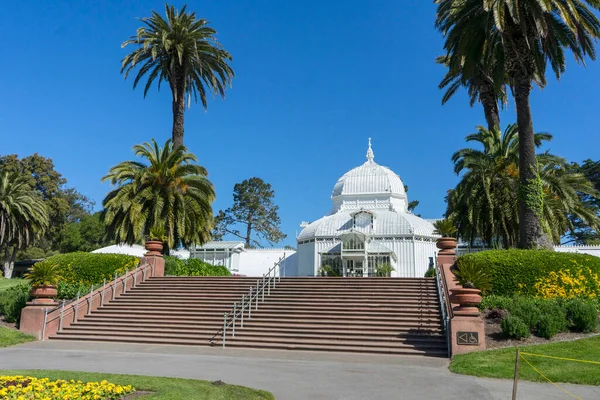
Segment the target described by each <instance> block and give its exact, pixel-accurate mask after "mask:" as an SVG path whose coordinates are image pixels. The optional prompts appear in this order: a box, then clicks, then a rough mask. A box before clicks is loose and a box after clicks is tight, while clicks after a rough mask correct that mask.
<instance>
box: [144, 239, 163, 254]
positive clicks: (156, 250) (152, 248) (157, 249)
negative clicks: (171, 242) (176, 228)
mask: <svg viewBox="0 0 600 400" xmlns="http://www.w3.org/2000/svg"><path fill="white" fill-rule="evenodd" d="M145 248H146V250H147V251H148V252H147V253H146V254H145V255H146V256H159V257H162V249H163V242H161V241H160V240H146V243H145Z"/></svg>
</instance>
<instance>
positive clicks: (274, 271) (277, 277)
mask: <svg viewBox="0 0 600 400" xmlns="http://www.w3.org/2000/svg"><path fill="white" fill-rule="evenodd" d="M282 263H283V265H284V266H285V253H283V256H282V257H279V259H278V260H277V261H276V262H275V264H274V265H273V266H272V267H271V268H270V269H269V271H267V272H266V273H264V274H263V275H262V283H261V279H257V280H256V288H255V287H254V285H252V286H250V289H249V294H248V295H247V296H246V295H245V294H244V295H242V298H241V300H240V301H239V302H237V301H236V302H235V303H233V306H232V307H231V311H230V312H226V313H225V314H224V315H223V326H222V327H221V328H220V329H219V330H218V331H217V332H216V333H215V334H214V335H213V336H212V337H211V338H210V339H209V342H210V344H211V345H214V344H215V342H216V340H218V336H219V335H220V336H221V342H222V347H225V342H226V340H227V329H228V328H229V327H231V336H232V337H235V327H236V320H238V319H239V320H240V327H241V328H243V327H244V314H245V312H246V308H248V319H252V307H253V304H254V309H255V310H258V301H259V299H260V300H261V303H262V302H264V301H265V292H266V293H267V296H270V295H271V286H273V289H275V286H276V285H277V282H280V281H281V265H282Z"/></svg>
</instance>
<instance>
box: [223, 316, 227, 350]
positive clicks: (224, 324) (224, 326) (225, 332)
mask: <svg viewBox="0 0 600 400" xmlns="http://www.w3.org/2000/svg"><path fill="white" fill-rule="evenodd" d="M226 337H227V313H225V315H224V316H223V347H225V338H226Z"/></svg>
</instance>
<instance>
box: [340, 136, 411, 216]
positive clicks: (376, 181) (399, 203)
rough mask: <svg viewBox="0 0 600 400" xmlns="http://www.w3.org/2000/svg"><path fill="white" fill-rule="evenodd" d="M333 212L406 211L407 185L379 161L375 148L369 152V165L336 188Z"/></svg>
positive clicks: (353, 170)
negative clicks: (362, 210) (376, 160)
mask: <svg viewBox="0 0 600 400" xmlns="http://www.w3.org/2000/svg"><path fill="white" fill-rule="evenodd" d="M331 199H332V200H333V210H332V212H336V211H338V210H340V209H342V208H346V209H359V208H374V209H377V208H379V209H381V208H390V209H394V210H395V211H398V212H406V211H407V206H408V199H407V197H406V191H405V190H404V184H403V183H402V180H401V179H400V177H399V176H398V175H396V174H395V173H394V172H393V171H392V170H390V169H389V168H387V167H384V166H381V165H379V164H377V163H376V162H375V154H374V153H373V149H372V147H371V138H369V148H368V150H367V162H365V163H364V164H362V165H361V166H359V167H356V168H354V169H352V170H350V171H348V172H347V173H345V174H344V175H343V176H342V177H341V178H340V179H338V181H337V183H336V184H335V186H334V187H333V192H332V194H331Z"/></svg>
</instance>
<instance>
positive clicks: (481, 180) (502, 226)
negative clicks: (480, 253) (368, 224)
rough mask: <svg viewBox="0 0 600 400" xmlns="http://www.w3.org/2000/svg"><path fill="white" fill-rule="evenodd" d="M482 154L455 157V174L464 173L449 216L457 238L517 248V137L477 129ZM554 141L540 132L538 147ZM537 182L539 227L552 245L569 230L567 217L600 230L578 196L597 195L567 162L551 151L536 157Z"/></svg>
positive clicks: (512, 131)
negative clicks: (455, 227) (539, 196)
mask: <svg viewBox="0 0 600 400" xmlns="http://www.w3.org/2000/svg"><path fill="white" fill-rule="evenodd" d="M466 139H467V141H468V142H470V141H475V142H478V143H480V144H481V145H482V146H483V150H477V149H472V148H465V149H461V150H459V151H457V152H456V153H454V155H453V156H452V161H453V162H454V166H455V167H454V170H455V172H456V173H457V174H461V173H463V172H464V174H463V175H462V177H461V180H460V182H459V184H458V185H457V186H456V188H455V189H454V190H452V191H451V192H450V194H449V196H448V210H447V213H446V214H447V215H449V216H451V217H452V218H453V219H454V220H455V221H456V223H457V225H458V226H459V234H460V235H461V237H463V238H464V239H466V240H468V241H473V240H474V239H476V238H479V239H481V240H483V241H484V242H485V243H486V244H487V246H495V245H497V244H500V243H501V244H502V245H503V246H504V247H514V246H516V245H517V244H518V243H519V234H520V233H519V221H520V219H519V212H518V206H517V204H518V187H519V162H518V161H519V158H518V152H519V133H518V129H517V126H516V125H509V126H508V127H507V128H506V130H505V131H504V132H503V133H502V132H501V131H500V130H499V129H495V130H493V131H490V130H488V129H485V128H484V127H478V131H477V132H476V133H474V134H471V135H468V136H467V138H466ZM551 139H552V135H550V134H548V133H536V134H535V135H534V143H535V146H536V147H539V146H540V145H541V144H542V143H543V142H544V141H549V140H551ZM536 159H537V165H539V171H540V172H539V179H540V184H541V187H542V193H543V204H542V206H541V215H542V218H541V225H542V228H543V229H544V231H545V232H546V233H547V234H548V236H549V237H550V238H551V239H552V241H553V242H554V243H560V239H561V237H562V236H563V235H564V234H565V233H566V232H567V231H569V230H571V229H572V228H573V227H572V222H571V219H569V216H576V217H577V218H580V219H581V220H582V221H584V222H585V223H586V224H588V225H589V226H591V227H598V226H600V219H599V218H598V216H597V215H596V214H595V212H594V211H595V210H594V209H592V208H590V207H588V206H587V205H586V204H585V202H582V201H581V198H580V196H579V194H581V193H586V194H589V195H593V196H594V195H599V194H600V193H599V192H598V191H596V190H595V188H594V187H593V184H592V183H591V182H590V181H589V180H588V179H587V178H586V177H585V176H584V175H583V174H581V173H578V172H575V171H574V170H573V169H572V168H570V167H569V165H568V164H567V162H566V160H565V159H563V158H561V157H557V156H555V155H552V154H549V153H547V152H545V153H540V154H537V156H536Z"/></svg>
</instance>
